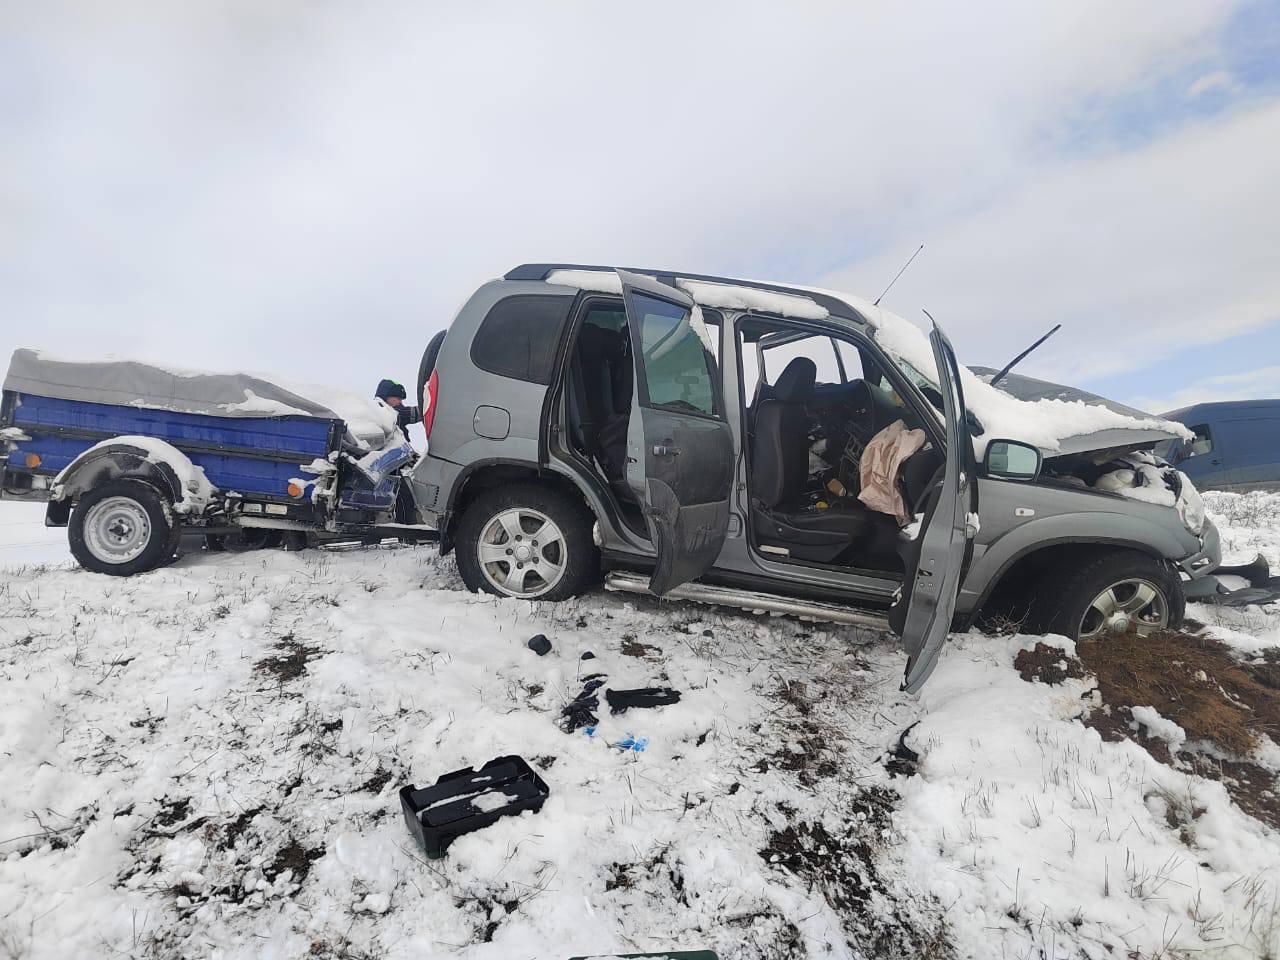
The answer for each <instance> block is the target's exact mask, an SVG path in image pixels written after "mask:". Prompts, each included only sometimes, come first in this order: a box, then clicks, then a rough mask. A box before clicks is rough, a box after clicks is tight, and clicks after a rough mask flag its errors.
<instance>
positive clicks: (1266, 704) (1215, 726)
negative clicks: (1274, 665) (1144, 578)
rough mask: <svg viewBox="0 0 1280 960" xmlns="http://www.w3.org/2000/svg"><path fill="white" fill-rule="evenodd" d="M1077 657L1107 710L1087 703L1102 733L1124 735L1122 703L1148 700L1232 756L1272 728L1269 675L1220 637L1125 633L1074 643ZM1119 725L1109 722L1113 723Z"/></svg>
mask: <svg viewBox="0 0 1280 960" xmlns="http://www.w3.org/2000/svg"><path fill="white" fill-rule="evenodd" d="M1077 651H1078V653H1079V656H1080V660H1081V662H1082V663H1083V664H1084V666H1085V668H1086V669H1087V670H1088V671H1089V672H1090V673H1092V674H1093V675H1094V676H1095V677H1097V680H1098V692H1099V693H1100V694H1101V696H1102V702H1103V703H1104V704H1106V705H1107V706H1109V707H1110V708H1111V711H1110V716H1107V715H1105V714H1104V713H1102V712H1101V711H1095V712H1094V714H1093V717H1092V718H1091V720H1090V722H1091V725H1093V726H1095V727H1097V728H1099V729H1100V730H1101V732H1102V733H1103V734H1104V736H1107V735H1110V736H1109V738H1110V739H1115V734H1117V733H1119V734H1120V735H1122V736H1129V735H1130V733H1129V731H1128V729H1127V726H1128V725H1127V720H1128V708H1130V707H1135V706H1150V707H1154V708H1155V709H1156V710H1157V711H1158V712H1159V713H1160V715H1161V716H1162V717H1166V718H1168V719H1169V720H1172V721H1173V722H1174V723H1176V724H1178V726H1180V727H1182V729H1183V730H1185V731H1186V733H1187V739H1188V741H1192V742H1194V741H1197V740H1207V741H1210V742H1212V743H1215V744H1217V745H1218V746H1220V747H1222V748H1223V749H1225V750H1227V751H1228V752H1230V753H1233V754H1235V755H1236V756H1241V757H1243V756H1246V755H1247V754H1249V753H1250V752H1251V751H1252V750H1253V749H1254V747H1255V746H1257V743H1258V737H1259V735H1264V734H1265V735H1271V736H1273V737H1274V736H1275V734H1276V732H1277V730H1280V697H1277V696H1276V693H1275V690H1274V689H1273V688H1271V687H1268V686H1267V683H1266V682H1265V681H1267V680H1269V679H1270V677H1269V676H1267V675H1266V674H1264V673H1262V672H1260V671H1256V670H1255V669H1254V668H1253V667H1251V666H1250V665H1248V664H1242V663H1240V662H1239V661H1237V660H1236V659H1235V658H1234V657H1233V656H1232V655H1231V651H1230V650H1229V649H1228V648H1227V647H1226V646H1225V645H1224V644H1222V643H1220V642H1219V641H1217V640H1213V639H1210V638H1208V637H1202V636H1195V635H1193V634H1189V633H1182V632H1178V631H1166V632H1164V633H1160V634H1157V635H1155V636H1149V637H1141V636H1138V635H1137V634H1128V635H1125V636H1120V637H1115V636H1113V637H1107V638H1106V639H1104V640H1098V641H1092V642H1085V643H1081V644H1079V645H1078V647H1077ZM1117 724H1119V725H1122V726H1124V727H1125V728H1126V729H1125V730H1123V731H1115V730H1112V729H1109V728H1110V727H1114V726H1115V725H1117Z"/></svg>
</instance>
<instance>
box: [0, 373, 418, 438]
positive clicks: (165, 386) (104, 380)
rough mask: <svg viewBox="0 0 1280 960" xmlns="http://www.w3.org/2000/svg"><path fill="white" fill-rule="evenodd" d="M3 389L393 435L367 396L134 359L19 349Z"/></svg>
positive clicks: (389, 421) (391, 424) (387, 416)
mask: <svg viewBox="0 0 1280 960" xmlns="http://www.w3.org/2000/svg"><path fill="white" fill-rule="evenodd" d="M4 389H5V390H12V391H16V392H19V393H27V394H33V395H36V396H43V397H56V398H60V399H63V400H80V401H85V402H88V403H109V404H117V405H121V406H131V407H143V408H150V409H156V410H173V411H177V412H181V413H195V414H205V415H208V416H216V417H274V416H304V417H320V418H324V419H328V420H341V421H343V422H344V423H345V424H346V427H347V433H348V436H349V438H351V439H353V440H355V441H356V442H357V443H359V444H361V445H364V446H368V447H371V448H374V449H377V448H380V447H383V446H385V445H386V444H387V442H388V441H390V440H391V439H393V436H394V435H395V432H396V416H395V412H394V411H392V410H391V409H390V408H389V407H386V406H385V405H383V404H382V403H380V402H379V401H377V400H374V399H372V398H370V399H367V400H366V399H365V398H363V397H358V396H355V395H353V394H350V393H346V392H343V391H337V390H330V389H328V388H324V387H311V386H303V385H299V384H290V385H288V386H285V385H283V384H282V383H280V382H277V381H275V380H269V379H266V378H265V377H263V376H261V375H257V374H251V373H207V372H202V371H195V370H177V369H168V368H165V367H159V366H154V365H152V364H148V363H142V362H140V361H137V360H98V361H78V360H64V359H61V358H57V357H53V356H50V355H49V354H47V353H41V352H39V351H36V350H29V349H19V350H15V351H14V353H13V358H12V359H11V360H10V361H9V372H8V375H7V376H6V377H5V380H4Z"/></svg>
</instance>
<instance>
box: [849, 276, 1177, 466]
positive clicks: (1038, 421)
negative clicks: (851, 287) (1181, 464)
mask: <svg viewBox="0 0 1280 960" xmlns="http://www.w3.org/2000/svg"><path fill="white" fill-rule="evenodd" d="M832 295H833V296H838V297H839V298H840V299H841V300H843V301H844V302H845V303H847V304H848V305H849V306H850V307H852V308H853V309H854V310H856V311H857V312H858V313H860V314H861V315H862V316H863V317H864V318H865V319H866V321H867V323H868V324H870V325H871V328H872V330H873V333H872V336H873V337H874V338H875V341H876V343H878V344H879V345H880V346H881V347H882V348H883V349H884V350H885V351H887V352H888V353H890V354H892V355H893V356H894V357H895V358H897V359H898V360H905V361H906V362H907V363H908V364H909V365H910V366H911V367H913V368H914V369H915V370H917V371H918V372H920V373H921V374H923V375H924V376H925V377H927V378H928V379H929V380H931V381H932V382H934V383H937V378H938V374H937V365H936V364H935V363H934V359H933V347H932V346H931V345H930V343H929V338H928V336H926V334H925V332H924V331H923V330H921V329H920V328H919V327H917V326H916V325H915V324H914V323H911V322H910V321H909V320H906V319H905V318H903V317H900V316H898V315H897V314H896V313H893V312H891V311H889V310H886V309H884V308H883V307H877V306H875V305H874V304H872V303H868V302H867V301H865V300H863V299H861V298H860V297H855V296H852V295H850V294H843V293H833V294H832ZM960 381H961V386H962V388H963V390H964V399H965V406H966V407H968V409H969V411H970V412H971V413H973V415H974V416H976V417H977V418H978V420H979V421H980V422H981V423H982V426H983V428H984V433H983V435H982V436H981V437H977V438H975V439H974V446H975V447H976V448H977V451H978V454H979V456H981V454H982V453H983V451H984V450H985V449H986V445H987V443H988V442H990V441H991V440H996V439H1007V440H1021V441H1023V442H1025V443H1030V444H1034V445H1035V446H1037V447H1039V448H1040V449H1041V450H1042V451H1043V452H1044V453H1046V454H1055V453H1067V452H1079V451H1083V450H1090V449H1097V448H1098V444H1095V443H1090V442H1089V441H1088V439H1087V438H1090V437H1092V436H1094V435H1099V434H1103V435H1106V439H1105V445H1106V446H1112V445H1122V444H1128V443H1135V442H1144V441H1147V440H1160V439H1166V438H1169V437H1190V435H1191V434H1190V432H1189V431H1188V430H1187V428H1186V427H1184V426H1182V425H1181V424H1179V423H1173V422H1172V421H1169V420H1161V419H1160V418H1158V417H1143V416H1131V415H1127V414H1123V413H1120V412H1118V411H1116V410H1112V409H1110V408H1108V407H1105V406H1102V405H1100V404H1093V403H1086V402H1085V401H1084V400H1062V399H1058V398H1044V399H1040V400H1019V399H1018V398H1017V397H1014V396H1013V395H1011V394H1009V393H1006V392H1005V391H1004V390H1001V389H999V388H998V387H993V386H991V384H989V383H987V382H986V381H985V380H982V379H981V378H980V377H978V376H977V375H976V374H975V373H973V372H972V371H971V370H969V368H967V367H964V366H962V367H961V368H960ZM1099 439H1102V438H1101V437H1100V438H1099ZM1073 440H1074V441H1075V442H1072V441H1073ZM1081 441H1083V443H1082V442H1081Z"/></svg>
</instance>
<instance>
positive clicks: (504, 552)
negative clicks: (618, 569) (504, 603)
mask: <svg viewBox="0 0 1280 960" xmlns="http://www.w3.org/2000/svg"><path fill="white" fill-rule="evenodd" d="M592 522H593V519H592V517H591V516H590V514H588V513H587V511H586V509H585V508H584V507H582V506H581V505H580V504H576V503H574V502H573V501H571V500H570V499H569V498H568V497H566V496H564V495H563V494H561V493H560V492H559V491H557V490H552V489H550V488H548V487H544V486H538V485H537V484H531V483H530V484H524V483H522V484H516V485H513V486H509V487H493V488H492V489H489V490H486V491H484V492H483V493H481V494H480V495H479V496H477V497H476V498H475V499H474V500H473V501H471V503H469V504H468V505H467V507H466V510H465V511H464V512H463V514H462V517H461V518H460V519H459V521H458V533H457V538H456V544H457V547H456V555H457V561H458V572H459V573H461V574H462V579H463V582H464V583H466V585H467V589H468V590H471V591H472V592H473V593H480V592H484V593H492V594H494V595H495V596H499V597H516V598H519V599H524V600H567V599H568V598H569V597H576V596H577V595H578V594H580V593H582V592H583V591H584V590H586V589H587V587H588V586H590V584H591V582H592V578H593V576H594V574H595V571H596V568H597V566H598V564H597V557H596V550H595V544H594V543H593V542H592V539H591V525H592ZM513 524H514V525H520V526H521V528H522V531H523V540H522V542H521V543H516V540H517V539H519V538H520V537H521V534H514V535H513V534H511V533H509V532H503V531H504V529H505V530H507V531H510V530H512V529H515V526H513ZM539 529H541V530H545V531H547V537H546V539H544V540H543V541H542V542H540V543H539V542H538V541H537V540H536V539H535V537H536V536H537V531H538V530H539ZM508 543H509V544H510V547H508ZM482 551H486V555H487V556H490V557H491V558H492V559H490V560H489V561H488V562H484V561H483V560H482V557H481V553H482ZM508 554H509V555H510V559H508ZM525 554H527V556H526V557H525V559H524V562H523V563H522V564H520V565H519V567H518V569H519V570H521V571H526V572H524V575H523V579H522V580H521V583H522V585H523V588H524V589H523V590H521V589H512V588H509V587H507V586H506V585H505V583H504V582H500V581H505V580H506V579H507V577H509V576H510V575H511V574H514V573H516V571H517V561H518V560H519V559H520V557H521V556H523V555H525ZM517 576H519V574H517Z"/></svg>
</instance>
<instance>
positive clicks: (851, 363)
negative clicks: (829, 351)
mask: <svg viewBox="0 0 1280 960" xmlns="http://www.w3.org/2000/svg"><path fill="white" fill-rule="evenodd" d="M835 344H836V352H837V353H838V354H840V365H841V366H842V367H843V368H844V378H845V381H846V382H848V383H852V382H853V381H854V380H865V379H866V376H865V375H864V373H863V368H862V353H861V351H859V350H858V348H857V347H855V346H854V345H853V344H852V343H850V342H849V341H848V340H836V341H835Z"/></svg>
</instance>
